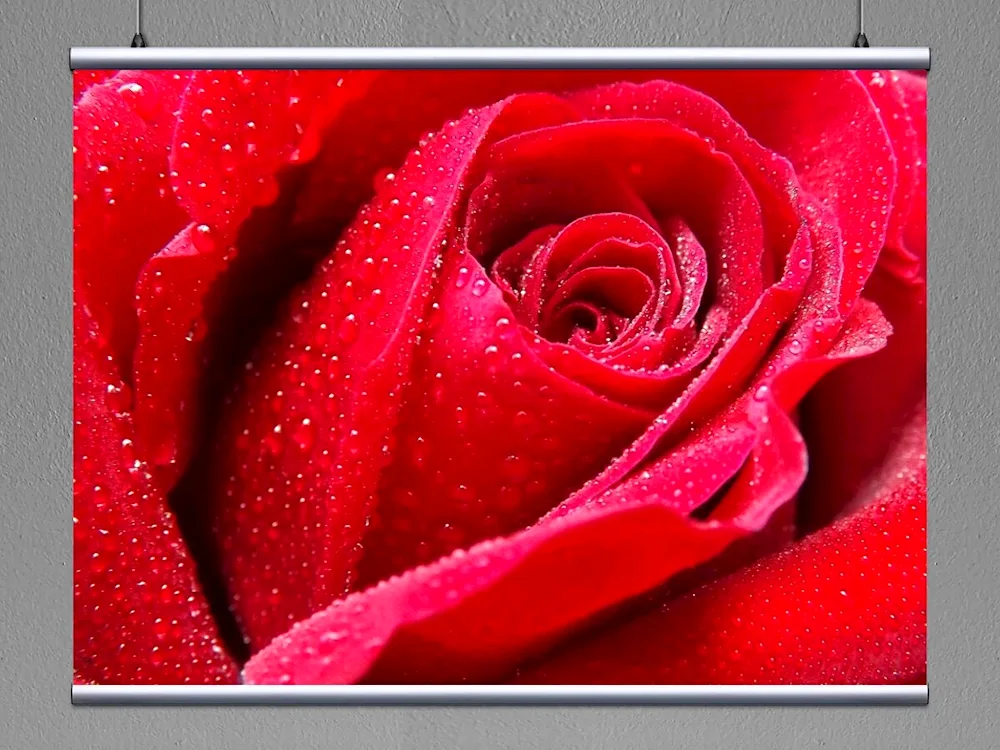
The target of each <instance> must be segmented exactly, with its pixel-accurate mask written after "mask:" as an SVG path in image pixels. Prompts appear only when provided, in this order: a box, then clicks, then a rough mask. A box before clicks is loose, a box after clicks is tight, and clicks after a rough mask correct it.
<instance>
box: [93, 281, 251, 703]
mask: <svg viewBox="0 0 1000 750" xmlns="http://www.w3.org/2000/svg"><path fill="white" fill-rule="evenodd" d="M73 313H74V314H73V317H74V320H73V327H74V357H73V360H74V373H73V375H74V377H73V394H74V420H75V421H74V429H73V452H74V462H73V514H74V517H73V650H74V680H75V681H80V682H95V683H151V684H158V685H165V684H174V683H209V682H230V683H231V682H235V679H236V667H235V664H234V663H233V661H232V660H231V659H230V658H229V656H228V655H227V654H226V653H225V652H224V651H223V650H222V647H221V645H220V643H219V638H218V634H217V632H216V628H215V624H214V623H213V621H212V615H211V613H210V612H209V609H208V605H207V603H206V602H205V599H204V597H203V596H202V594H201V591H200V590H199V588H198V583H197V580H196V577H195V571H194V565H193V563H192V561H191V559H190V557H189V555H188V553H187V550H186V549H185V547H184V543H183V541H182V540H181V537H180V534H179V532H178V529H177V525H176V523H175V521H174V518H173V515H172V514H171V513H170V512H169V511H168V510H167V508H166V501H165V498H164V497H163V495H162V493H161V492H160V490H159V488H158V487H157V485H156V484H155V483H154V482H153V481H152V478H151V476H150V475H149V474H148V466H147V465H146V464H145V463H144V462H142V461H140V460H138V459H136V457H135V456H136V454H135V450H134V446H133V443H132V436H133V433H132V425H131V419H130V418H129V416H128V414H127V413H126V412H125V409H126V408H127V405H128V404H127V401H128V398H127V396H126V395H125V394H126V393H127V391H126V390H123V389H124V385H123V384H122V383H121V381H120V379H119V378H118V377H117V375H116V374H115V373H114V367H113V365H112V362H111V359H110V356H109V354H108V349H107V341H106V340H105V339H104V338H103V337H102V336H101V335H100V334H99V329H98V327H97V325H96V321H95V320H94V318H93V317H92V316H91V314H90V311H89V309H88V308H87V307H86V306H85V305H84V304H83V302H81V301H80V299H79V296H78V299H77V301H76V304H74V307H73Z"/></svg>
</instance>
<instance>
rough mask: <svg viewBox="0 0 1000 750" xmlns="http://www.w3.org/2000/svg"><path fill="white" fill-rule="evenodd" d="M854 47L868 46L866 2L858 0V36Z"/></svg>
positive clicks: (855, 38)
mask: <svg viewBox="0 0 1000 750" xmlns="http://www.w3.org/2000/svg"><path fill="white" fill-rule="evenodd" d="M854 46H855V47H867V46H868V37H867V36H865V0H858V35H857V36H856V37H854Z"/></svg>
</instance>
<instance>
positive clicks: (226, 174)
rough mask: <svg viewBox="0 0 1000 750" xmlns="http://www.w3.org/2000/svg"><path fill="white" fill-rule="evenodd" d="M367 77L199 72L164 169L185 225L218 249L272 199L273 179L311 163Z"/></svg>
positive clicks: (274, 195)
mask: <svg viewBox="0 0 1000 750" xmlns="http://www.w3.org/2000/svg"><path fill="white" fill-rule="evenodd" d="M371 77H372V74H371V73H367V72H362V73H357V74H347V73H345V74H342V75H341V74H339V73H337V72H335V71H325V70H324V71H298V70H280V71H279V70H267V71H265V70H252V71H242V70H205V71H198V72H196V73H195V74H194V75H193V76H192V78H191V84H190V86H189V88H188V90H187V92H186V93H185V95H184V100H183V102H182V104H181V108H180V112H179V114H178V116H177V132H176V135H175V136H174V142H173V150H172V153H171V159H170V165H171V169H172V170H173V171H172V173H171V177H172V181H173V185H174V190H175V191H176V192H177V195H178V197H179V198H180V200H181V203H182V204H183V205H184V207H185V208H186V209H187V211H188V213H189V214H190V216H191V218H192V219H193V220H194V222H195V223H197V224H206V225H208V226H209V227H210V228H211V230H212V232H213V234H214V236H215V238H216V241H217V242H218V243H219V244H220V245H223V246H225V245H228V244H229V243H230V242H232V240H233V237H234V234H235V231H236V229H237V228H238V227H239V225H240V224H241V223H242V222H243V220H244V219H245V218H246V217H247V216H248V215H249V214H250V212H251V211H252V210H253V208H254V207H256V206H262V205H269V204H271V203H273V202H274V200H275V199H276V198H277V197H278V185H277V182H276V174H277V172H278V170H279V168H281V167H282V166H285V165H286V164H288V163H302V162H306V161H309V160H310V159H312V158H314V157H315V156H316V154H317V153H318V152H319V149H320V145H321V143H320V141H321V137H322V134H323V131H324V130H325V128H326V127H327V126H328V125H329V123H330V122H331V121H332V120H333V119H334V118H335V117H336V115H337V114H338V113H339V112H340V110H341V109H342V108H343V107H344V106H345V104H347V103H348V102H349V101H351V100H352V99H354V98H356V97H358V96H360V95H361V94H363V93H364V91H365V90H366V88H367V87H368V85H369V83H370V82H371Z"/></svg>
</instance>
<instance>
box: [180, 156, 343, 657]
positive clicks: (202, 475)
mask: <svg viewBox="0 0 1000 750" xmlns="http://www.w3.org/2000/svg"><path fill="white" fill-rule="evenodd" d="M277 179H278V185H279V192H278V197H277V199H276V200H275V202H274V203H272V204H271V205H268V206H263V207H259V208H257V209H255V210H254V211H253V212H252V213H251V215H250V217H249V218H248V219H247V220H246V221H245V222H244V223H243V225H242V226H241V228H240V230H239V234H238V237H237V240H236V246H237V247H238V248H239V252H237V253H236V255H235V258H234V260H233V261H232V263H231V264H230V265H229V267H228V268H227V269H226V270H225V271H224V273H223V276H222V277H221V278H220V279H219V281H218V282H217V283H216V284H215V286H214V287H213V290H212V292H210V293H209V295H208V297H207V298H206V300H205V329H206V337H207V341H206V346H205V351H206V352H207V358H206V360H205V361H204V366H203V370H202V375H201V383H200V386H199V404H200V406H199V411H200V413H201V414H202V419H203V422H202V427H201V429H199V430H197V431H196V440H197V444H196V446H195V448H194V450H193V453H192V455H193V458H192V461H191V463H190V465H189V466H188V468H187V470H186V471H185V472H184V473H183V474H182V476H181V477H180V479H179V481H178V482H177V484H176V486H175V487H174V488H173V490H172V491H171V492H170V494H169V502H170V505H171V507H172V508H173V510H174V512H175V513H176V515H177V520H178V523H179V525H180V529H181V534H182V536H183V537H184V539H185V541H186V542H187V544H188V546H189V548H190V550H191V555H192V557H193V559H194V560H195V563H196V566H197V571H198V576H199V579H200V582H201V584H202V587H203V590H204V591H205V596H206V598H207V599H208V602H209V605H210V606H211V608H212V612H213V614H214V616H215V619H216V622H217V623H218V625H219V630H220V633H221V637H222V638H223V640H224V641H225V643H226V646H227V647H228V649H229V652H230V653H231V654H232V655H233V657H234V658H235V659H237V661H239V662H240V663H242V662H244V661H246V659H248V658H249V655H250V654H249V648H248V646H247V644H246V642H245V640H244V637H243V634H242V632H241V629H240V627H239V625H238V624H237V622H236V619H235V617H234V615H233V613H232V612H231V611H230V608H229V593H228V591H227V587H226V585H225V583H224V580H223V574H222V568H221V565H220V552H219V548H218V542H217V540H215V539H214V538H213V536H212V532H211V523H210V519H209V516H208V513H207V510H208V500H209V493H210V487H211V485H210V481H211V475H212V456H211V453H212V452H211V451H210V450H208V448H209V447H210V446H211V445H213V444H214V442H215V439H216V432H217V429H218V427H219V420H220V416H221V413H222V410H223V408H224V404H225V400H226V396H227V395H228V394H229V393H230V392H231V390H232V387H233V385H234V383H235V382H236V380H237V378H238V377H239V374H240V371H241V369H242V366H243V364H244V363H245V362H246V361H247V360H248V359H249V357H250V354H251V352H252V351H253V349H254V347H255V346H256V344H257V342H258V340H259V339H260V337H261V335H262V334H263V332H264V331H266V330H267V329H268V328H269V327H270V326H272V325H273V324H274V323H275V322H276V321H277V319H278V317H279V315H280V312H281V310H282V305H283V303H284V301H285V300H286V298H287V297H288V295H289V293H290V292H291V291H292V290H293V289H295V288H296V287H297V286H299V285H300V284H302V283H304V282H306V281H307V280H308V279H309V278H310V277H311V276H312V275H313V271H314V269H315V267H316V266H317V264H318V263H319V262H320V261H321V260H322V259H323V258H324V257H325V256H326V255H327V254H328V253H329V250H330V248H331V247H332V246H333V244H334V242H335V241H336V235H337V234H339V230H338V229H337V228H336V227H333V226H327V227H324V228H323V230H322V231H317V230H316V228H315V226H313V227H310V228H309V229H308V231H306V232H303V231H301V230H300V228H299V227H296V226H293V225H292V223H291V218H292V214H293V211H294V210H295V207H296V205H297V203H298V200H299V195H300V192H301V190H302V188H303V186H304V185H305V183H306V181H307V180H308V179H309V167H308V166H307V167H301V168H294V167H293V168H287V169H285V170H283V171H282V172H280V173H279V175H278V177H277Z"/></svg>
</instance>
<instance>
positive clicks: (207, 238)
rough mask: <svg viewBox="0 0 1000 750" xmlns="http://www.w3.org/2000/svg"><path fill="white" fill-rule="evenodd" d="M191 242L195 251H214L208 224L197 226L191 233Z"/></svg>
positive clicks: (213, 241) (210, 229) (213, 242)
mask: <svg viewBox="0 0 1000 750" xmlns="http://www.w3.org/2000/svg"><path fill="white" fill-rule="evenodd" d="M191 242H192V244H193V245H194V247H195V249H196V250H198V251H200V252H203V253H210V252H212V251H213V250H215V240H214V239H213V237H212V228H211V227H210V226H208V224H199V225H198V226H196V227H195V228H194V231H193V232H192V233H191Z"/></svg>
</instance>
